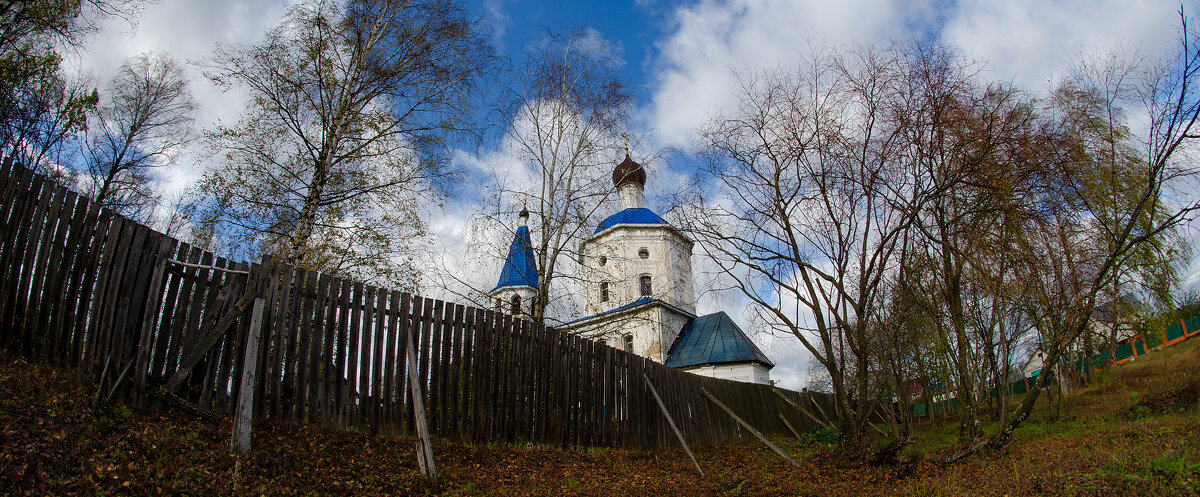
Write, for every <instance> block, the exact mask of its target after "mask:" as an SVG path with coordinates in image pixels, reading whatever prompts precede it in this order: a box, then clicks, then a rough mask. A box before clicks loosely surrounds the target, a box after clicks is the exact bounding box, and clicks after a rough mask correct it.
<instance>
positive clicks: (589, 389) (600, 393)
mask: <svg viewBox="0 0 1200 497" xmlns="http://www.w3.org/2000/svg"><path fill="white" fill-rule="evenodd" d="M0 221H2V223H0V346H4V347H6V348H7V349H9V350H11V351H15V352H17V353H20V354H22V355H24V356H26V357H29V358H31V359H33V360H37V361H41V362H46V363H63V364H68V365H82V366H84V367H86V368H89V371H91V372H92V373H93V374H94V375H95V378H96V379H97V382H98V384H99V385H100V388H101V393H105V392H112V393H114V394H119V395H128V396H130V398H131V399H132V401H133V402H134V403H135V405H137V406H145V405H148V403H153V402H159V401H161V400H156V399H166V400H169V401H176V402H180V403H183V404H185V405H188V406H190V407H191V408H193V409H199V410H202V411H216V412H228V410H229V406H231V405H233V404H234V403H235V402H236V401H237V399H238V398H239V395H241V393H242V391H244V390H245V389H246V388H247V385H242V384H241V381H242V380H241V379H242V377H243V376H242V369H243V367H244V365H245V363H246V358H245V357H243V354H244V350H243V348H244V346H243V344H246V343H247V334H248V332H249V330H250V318H249V314H250V313H248V312H242V311H244V310H245V309H246V307H247V302H248V299H250V300H252V299H253V297H254V296H256V295H257V296H258V297H261V298H264V299H265V303H266V305H265V307H264V313H263V320H262V323H263V324H262V328H261V342H260V343H261V346H259V347H258V351H259V354H258V356H257V358H256V359H255V360H254V361H253V362H254V364H255V367H256V370H255V372H256V374H255V375H253V377H254V378H256V382H255V383H256V384H255V385H253V389H254V392H255V394H254V397H253V398H254V400H255V402H254V411H253V413H254V414H253V416H254V418H255V419H274V420H292V421H296V422H304V423H314V424H319V425H321V426H325V427H331V428H338V429H349V430H362V431H368V432H372V433H388V434H401V435H408V434H412V433H413V429H414V417H413V413H412V409H413V407H412V406H413V402H412V400H413V399H411V398H410V396H411V394H410V392H411V390H409V389H407V388H406V378H407V377H408V376H407V375H408V374H409V372H408V370H407V364H408V361H407V359H408V358H407V357H406V356H405V347H404V345H405V344H406V340H407V339H408V337H409V336H410V335H411V336H412V338H413V340H414V343H415V345H416V347H415V349H414V350H415V351H416V354H415V355H416V357H415V358H414V359H415V364H416V368H417V371H416V373H417V375H416V377H417V380H418V382H419V383H420V387H421V388H420V391H421V392H422V395H423V397H422V398H423V400H424V405H425V408H426V413H427V419H428V422H429V429H430V432H431V433H432V435H433V436H434V437H436V438H442V439H449V440H462V441H504V442H534V443H547V444H556V445H561V446H563V447H578V446H626V447H629V446H636V447H663V446H665V447H672V446H676V445H677V444H678V442H677V441H676V439H675V435H674V434H673V433H672V432H671V429H670V427H669V425H668V424H667V421H666V418H665V417H664V415H663V413H662V411H661V410H660V409H659V407H658V405H657V404H656V403H655V400H654V398H653V397H652V394H651V393H650V387H649V385H648V384H647V383H652V384H653V387H654V388H655V389H656V390H657V392H658V394H659V395H660V396H661V397H662V401H663V403H664V405H665V407H666V409H667V410H668V411H669V412H670V414H671V416H672V417H673V418H674V421H675V423H676V424H677V425H678V427H679V428H680V429H681V430H682V433H683V435H684V437H686V438H687V440H688V443H689V444H694V443H699V444H706V443H712V442H716V441H720V440H726V439H730V438H738V437H743V436H746V435H747V433H745V431H744V430H743V429H742V428H740V427H739V426H738V425H737V424H736V423H735V422H734V421H733V420H732V419H730V417H729V415H727V414H726V413H725V412H724V411H721V410H720V409H719V408H718V407H716V406H715V405H714V403H713V402H711V401H710V400H709V399H708V398H706V396H705V395H703V393H702V390H704V391H707V392H710V393H711V394H712V395H713V396H714V397H715V398H717V399H720V400H721V401H722V402H724V403H725V404H726V405H728V406H731V407H732V409H733V410H734V411H736V413H737V415H738V416H740V417H741V418H742V419H744V420H746V421H747V422H748V423H749V424H751V425H752V426H754V427H755V428H757V429H758V430H759V431H761V432H763V433H765V434H767V435H790V433H791V431H790V429H789V428H788V426H787V425H788V424H789V423H790V424H791V426H792V427H794V428H795V429H797V430H799V431H801V432H805V431H814V430H815V429H816V427H817V425H816V423H815V422H814V420H813V419H811V417H810V416H809V415H805V414H802V413H801V411H800V410H798V409H797V408H796V407H795V406H793V405H791V404H792V403H795V404H797V405H799V406H803V407H804V408H805V409H807V410H808V411H810V412H813V413H832V412H833V411H832V409H833V403H832V400H831V399H830V398H829V396H827V395H824V394H811V393H805V394H799V393H796V392H791V391H786V390H781V389H776V388H773V387H770V386H767V385H755V384H747V383H739V382H733V381H728V380H719V379H713V378H707V377H701V376H696V375H693V374H689V373H685V372H681V371H678V370H675V369H672V368H668V367H666V366H663V365H662V364H659V363H655V362H653V361H648V360H646V359H644V358H642V357H639V356H637V355H633V354H630V353H626V352H623V351H619V350H616V349H613V348H611V347H608V346H606V345H602V344H599V343H597V342H593V341H590V340H587V339H582V338H580V337H578V336H575V335H571V334H568V333H564V332H561V331H558V330H555V329H553V328H547V327H544V326H540V325H535V324H533V323H531V322H529V321H526V320H523V319H514V318H513V317H511V316H507V315H504V314H500V313H496V312H493V311H491V310H484V309H478V308H474V307H467V306H464V305H460V304H453V303H449V302H442V301H438V300H433V299H427V298H421V297H418V296H413V295H409V294H406V293H402V292H396V291H390V290H387V289H384V288H376V287H373V286H370V285H366V284H363V283H361V282H356V281H352V280H348V279H343V278H338V277H335V276H331V275H328V274H322V273H318V272H313V271H307V270H303V269H298V268H294V267H290V266H282V265H280V264H278V263H271V262H270V261H263V262H261V263H259V264H247V263H244V262H242V263H235V262H231V261H229V260H226V259H225V258H222V257H218V256H216V255H214V254H212V253H209V252H205V251H203V250H200V249H198V248H195V247H191V246H189V245H188V244H186V243H181V242H179V241H178V240H175V239H173V238H170V237H168V236H165V235H163V234H161V233H158V232H156V231H154V230H151V229H149V228H147V227H145V226H142V225H139V224H137V223H134V222H131V221H129V220H127V219H125V218H123V217H121V216H119V215H116V214H113V213H111V212H109V211H107V210H99V209H97V208H96V207H95V206H94V205H93V203H92V202H90V201H89V200H88V199H87V198H85V197H83V196H80V195H78V194H76V193H74V192H71V191H69V190H67V189H66V188H64V187H62V186H60V185H57V184H54V183H53V182H51V181H49V180H47V179H46V178H44V177H42V176H39V175H36V174H33V173H32V172H30V171H29V170H27V169H25V168H23V167H20V166H16V167H14V166H11V165H8V164H6V165H5V166H4V167H2V168H0ZM785 397H786V398H787V400H785V399H784V398H785Z"/></svg>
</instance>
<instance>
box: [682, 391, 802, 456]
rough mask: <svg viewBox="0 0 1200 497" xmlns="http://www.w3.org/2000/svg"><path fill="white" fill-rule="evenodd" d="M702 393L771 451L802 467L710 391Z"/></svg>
mask: <svg viewBox="0 0 1200 497" xmlns="http://www.w3.org/2000/svg"><path fill="white" fill-rule="evenodd" d="M700 392H701V393H703V394H704V395H705V396H706V397H708V400H711V401H713V403H714V404H716V405H717V407H720V408H721V409H722V410H724V411H725V414H728V415H729V417H731V418H733V420H734V421H737V422H738V424H740V425H742V426H743V427H745V428H746V429H747V430H750V433H752V434H754V436H756V437H758V439H759V440H762V443H765V444H767V447H770V448H771V450H774V451H775V452H776V453H777V454H779V455H780V456H783V458H784V459H787V460H788V462H790V463H792V466H795V467H797V468H799V467H800V463H798V462H796V460H795V459H792V456H789V455H788V453H787V452H784V451H783V449H781V448H779V446H778V445H775V444H773V443H771V441H770V440H767V437H764V436H763V434H762V433H759V432H758V430H755V429H754V427H753V426H750V423H747V422H745V421H743V420H742V418H739V417H738V415H737V414H734V413H733V410H732V409H730V408H728V407H726V406H725V404H724V403H722V402H721V401H719V400H717V398H716V397H713V396H712V394H711V393H708V390H705V389H703V388H701V389H700Z"/></svg>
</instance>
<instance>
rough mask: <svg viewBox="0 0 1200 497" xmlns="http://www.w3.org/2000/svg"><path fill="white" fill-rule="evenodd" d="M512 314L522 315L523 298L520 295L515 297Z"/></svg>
mask: <svg viewBox="0 0 1200 497" xmlns="http://www.w3.org/2000/svg"><path fill="white" fill-rule="evenodd" d="M510 312H511V314H512V315H514V316H516V315H517V314H520V313H521V296H520V295H513V298H512V310H511V311H510Z"/></svg>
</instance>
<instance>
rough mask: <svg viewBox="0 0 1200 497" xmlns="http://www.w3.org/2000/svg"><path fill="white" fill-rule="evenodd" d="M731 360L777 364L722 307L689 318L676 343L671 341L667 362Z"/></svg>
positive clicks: (700, 363) (673, 364)
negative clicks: (721, 309)
mask: <svg viewBox="0 0 1200 497" xmlns="http://www.w3.org/2000/svg"><path fill="white" fill-rule="evenodd" d="M730 362H758V363H762V364H763V365H765V366H767V367H768V368H770V367H774V366H775V363H773V362H771V360H770V359H768V358H767V355H766V354H764V353H763V351H761V350H759V348H758V347H757V346H755V345H754V342H752V341H750V338H749V337H747V336H746V334H745V333H743V332H742V329H741V328H738V325H737V324H735V323H734V322H733V319H730V318H729V315H728V314H725V312H723V311H722V312H716V313H713V314H708V315H704V316H700V317H698V318H695V319H692V320H691V321H688V323H687V324H685V325H684V326H683V331H682V332H680V333H679V337H678V338H676V339H675V343H673V344H671V350H670V351H669V352H668V353H667V361H666V365H667V366H670V367H673V368H687V367H692V366H703V365H706V364H723V363H730Z"/></svg>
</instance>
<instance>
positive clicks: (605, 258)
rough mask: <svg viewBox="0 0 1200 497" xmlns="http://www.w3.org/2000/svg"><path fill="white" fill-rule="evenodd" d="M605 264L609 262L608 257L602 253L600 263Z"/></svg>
mask: <svg viewBox="0 0 1200 497" xmlns="http://www.w3.org/2000/svg"><path fill="white" fill-rule="evenodd" d="M605 264H608V257H605V256H603V255H602V256H600V265H601V266H603V265H605Z"/></svg>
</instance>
